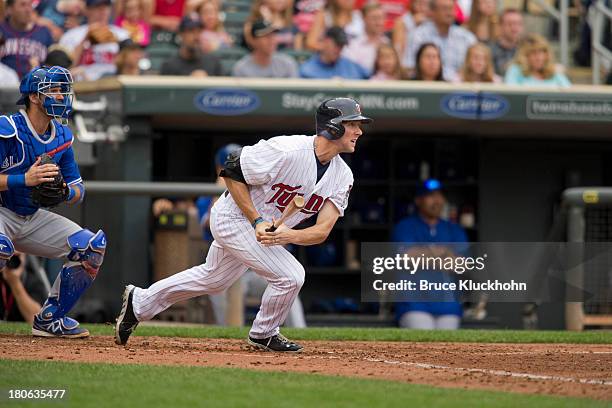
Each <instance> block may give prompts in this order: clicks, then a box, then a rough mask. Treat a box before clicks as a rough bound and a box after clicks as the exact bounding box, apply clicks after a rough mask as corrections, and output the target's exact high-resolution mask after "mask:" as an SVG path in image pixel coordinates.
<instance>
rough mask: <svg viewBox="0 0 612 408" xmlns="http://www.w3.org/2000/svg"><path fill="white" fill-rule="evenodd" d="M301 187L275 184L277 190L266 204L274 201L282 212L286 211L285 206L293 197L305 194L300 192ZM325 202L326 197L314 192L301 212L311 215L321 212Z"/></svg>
mask: <svg viewBox="0 0 612 408" xmlns="http://www.w3.org/2000/svg"><path fill="white" fill-rule="evenodd" d="M301 187H302V186H295V187H293V186H290V185H287V184H283V183H277V184H274V185H273V186H272V190H273V191H274V190H276V193H274V195H273V196H272V198H270V199H269V200H268V201H267V202H266V204H272V203H274V205H275V206H276V208H278V210H279V211H280V212H283V211H285V208H286V207H287V205H289V203H290V202H291V200H293V198H294V197H295V196H296V195H301V196H303V195H304V194H301V193H298V190H299V189H300V188H301ZM324 202H325V198H323V197H321V196H319V195H316V194H313V195H311V196H310V199H309V200H308V202H307V203H306V204H305V205H304V208H302V211H301V212H303V213H304V214H309V215H313V214H316V213H318V212H319V210H320V209H321V207H323V203H324Z"/></svg>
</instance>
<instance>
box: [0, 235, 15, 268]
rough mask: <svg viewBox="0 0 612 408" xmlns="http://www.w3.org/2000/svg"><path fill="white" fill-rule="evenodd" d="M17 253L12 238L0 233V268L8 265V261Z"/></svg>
mask: <svg viewBox="0 0 612 408" xmlns="http://www.w3.org/2000/svg"><path fill="white" fill-rule="evenodd" d="M14 253H15V247H14V246H13V243H12V242H11V239H10V238H9V237H7V236H6V235H4V234H2V233H0V270H2V268H4V267H5V266H6V263H7V262H8V260H9V259H11V256H13V254H14Z"/></svg>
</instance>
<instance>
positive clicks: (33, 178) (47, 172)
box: [25, 156, 59, 187]
mask: <svg viewBox="0 0 612 408" xmlns="http://www.w3.org/2000/svg"><path fill="white" fill-rule="evenodd" d="M58 174H59V168H58V167H57V166H56V165H55V164H43V165H42V166H41V165H40V156H39V157H38V158H37V159H36V161H35V162H34V164H33V165H32V167H30V168H29V170H28V171H26V173H25V184H26V186H28V187H33V186H37V185H39V184H42V183H47V182H53V179H54V178H55V176H57V175H58Z"/></svg>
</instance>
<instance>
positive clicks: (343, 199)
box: [212, 136, 353, 227]
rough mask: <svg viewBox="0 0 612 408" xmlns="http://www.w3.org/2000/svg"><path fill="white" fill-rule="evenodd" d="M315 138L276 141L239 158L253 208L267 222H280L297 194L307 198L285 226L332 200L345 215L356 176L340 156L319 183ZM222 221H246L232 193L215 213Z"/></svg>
mask: <svg viewBox="0 0 612 408" xmlns="http://www.w3.org/2000/svg"><path fill="white" fill-rule="evenodd" d="M315 137H316V136H278V137H274V138H272V139H268V140H260V141H259V142H258V143H257V144H255V145H253V146H246V147H244V148H243V149H242V153H241V155H240V167H241V168H242V173H243V175H244V178H245V180H246V182H247V184H248V185H249V190H250V194H251V199H252V200H253V204H254V205H255V208H256V209H257V211H258V212H259V214H260V215H261V217H263V219H264V220H266V221H271V220H272V218H274V219H278V218H279V217H280V215H281V214H282V212H283V211H284V209H285V207H286V206H287V205H288V204H289V203H290V202H291V200H293V198H294V197H295V196H296V195H301V196H303V197H304V201H305V203H306V204H305V205H304V208H303V209H302V210H301V211H300V212H298V213H296V214H294V215H293V216H291V217H289V218H288V219H287V221H286V222H285V224H286V225H287V226H288V227H294V226H295V225H297V224H299V223H300V222H301V221H303V220H305V219H306V218H309V217H311V216H312V215H314V214H316V213H318V212H319V210H321V208H322V207H323V204H324V203H325V201H326V200H329V201H330V202H331V203H332V204H334V206H335V207H336V208H337V209H338V211H339V212H340V216H342V215H344V210H345V209H346V207H347V205H348V197H349V194H350V191H351V188H352V186H353V173H352V171H351V169H350V168H349V166H348V165H347V164H346V163H345V162H344V160H342V158H341V157H340V156H335V157H334V158H333V159H332V160H331V162H330V164H329V168H328V169H327V171H326V172H325V174H324V175H323V177H322V178H321V180H319V181H318V182H317V160H316V157H315V154H314V140H315ZM212 211H213V213H214V212H218V213H220V214H223V215H224V216H229V217H238V218H243V217H244V215H243V214H242V211H241V210H240V208H239V207H238V205H237V204H236V202H235V201H234V199H233V198H232V196H231V195H230V194H224V195H222V197H221V198H220V199H219V200H218V201H217V202H216V204H215V205H214V207H213V209H212Z"/></svg>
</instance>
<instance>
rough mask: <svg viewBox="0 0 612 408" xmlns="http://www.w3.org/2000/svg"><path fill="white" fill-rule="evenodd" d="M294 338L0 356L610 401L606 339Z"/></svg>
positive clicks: (24, 343)
mask: <svg viewBox="0 0 612 408" xmlns="http://www.w3.org/2000/svg"><path fill="white" fill-rule="evenodd" d="M302 343H303V344H304V346H305V350H304V352H302V353H300V354H293V355H279V354H273V353H262V352H256V351H253V350H252V349H250V348H249V347H248V346H247V345H246V343H245V342H244V341H240V340H227V339H191V338H166V337H132V339H130V343H129V345H128V347H119V346H116V345H115V344H114V343H113V339H112V338H111V337H106V336H96V337H92V338H89V339H84V340H62V339H33V338H32V337H30V336H15V335H0V358H2V359H16V360H61V361H73V362H104V363H109V362H111V363H118V364H134V363H141V364H168V365H191V366H219V367H242V368H249V369H255V370H274V371H297V372H305V373H319V374H327V375H339V376H353V377H364V378H377V379H384V380H393V381H402V382H408V383H418V384H428V385H434V386H441V387H454V388H466V389H489V390H499V391H510V392H520V393H532V394H550V395H562V396H575V397H588V398H593V399H601V400H612V346H610V345H587V344H483V343H475V344H474V343H406V342H404V343H400V342H353V341H351V342H340V341H305V342H302Z"/></svg>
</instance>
